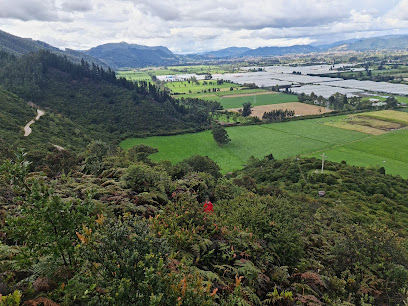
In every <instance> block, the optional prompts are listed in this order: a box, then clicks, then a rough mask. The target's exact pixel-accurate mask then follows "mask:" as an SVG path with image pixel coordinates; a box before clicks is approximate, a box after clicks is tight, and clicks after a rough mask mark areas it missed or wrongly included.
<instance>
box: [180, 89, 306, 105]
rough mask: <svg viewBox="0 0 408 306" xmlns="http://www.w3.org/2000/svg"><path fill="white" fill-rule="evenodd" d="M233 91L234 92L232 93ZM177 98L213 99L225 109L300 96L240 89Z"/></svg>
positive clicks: (284, 100) (290, 100) (263, 103)
mask: <svg viewBox="0 0 408 306" xmlns="http://www.w3.org/2000/svg"><path fill="white" fill-rule="evenodd" d="M226 92H228V93H231V94H229V95H220V93H226ZM232 93H233V94H232ZM174 97H176V98H181V97H184V98H198V99H204V100H213V101H217V102H220V103H221V105H222V106H223V107H224V108H225V109H231V108H239V107H242V104H244V103H246V102H251V104H252V106H261V105H271V104H281V103H288V102H297V101H299V100H298V97H297V96H295V95H289V94H284V93H273V92H267V91H261V92H259V91H258V92H255V93H254V92H253V90H252V89H248V90H239V91H235V90H233V91H225V92H222V91H218V92H211V93H199V94H184V95H175V96H174Z"/></svg>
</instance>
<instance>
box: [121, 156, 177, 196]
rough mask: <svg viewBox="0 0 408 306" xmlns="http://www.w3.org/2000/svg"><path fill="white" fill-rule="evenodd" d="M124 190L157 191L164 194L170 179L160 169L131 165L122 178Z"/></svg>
mask: <svg viewBox="0 0 408 306" xmlns="http://www.w3.org/2000/svg"><path fill="white" fill-rule="evenodd" d="M123 181H124V185H125V187H126V188H132V189H133V190H134V191H136V192H139V193H140V192H148V191H153V190H159V191H161V192H165V191H166V190H168V188H169V184H170V177H169V176H168V174H167V173H166V172H165V171H164V170H163V169H162V168H160V167H155V168H153V167H150V166H148V165H146V164H144V163H138V164H133V165H131V166H130V167H129V168H128V169H127V171H126V173H125V174H124V176H123Z"/></svg>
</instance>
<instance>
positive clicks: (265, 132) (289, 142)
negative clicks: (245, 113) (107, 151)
mask: <svg viewBox="0 0 408 306" xmlns="http://www.w3.org/2000/svg"><path fill="white" fill-rule="evenodd" d="M325 120H327V119H313V120H303V121H292V122H285V123H275V124H265V125H253V126H239V127H231V128H227V131H228V134H229V136H230V138H231V142H230V143H229V144H227V145H225V146H224V147H219V146H217V144H216V143H215V142H214V140H213V138H212V135H211V132H210V131H205V132H200V133H195V134H184V135H176V136H156V137H149V138H132V139H127V140H124V141H123V142H122V143H121V144H120V145H121V147H122V148H130V147H132V146H135V145H138V144H141V143H143V144H146V145H149V146H152V147H156V148H158V149H159V152H158V153H157V154H154V155H152V159H153V160H156V161H158V160H170V161H171V162H172V163H177V162H180V161H181V160H183V159H185V158H187V157H190V156H193V155H203V156H208V157H210V158H211V159H214V160H215V161H216V162H217V163H218V164H219V165H220V166H221V168H222V170H223V172H228V171H232V170H235V169H239V168H242V166H243V165H244V164H245V163H246V161H247V160H248V158H249V157H250V156H252V155H253V156H255V157H257V158H262V157H264V156H265V155H268V154H271V153H272V154H273V155H274V156H275V157H276V158H279V159H280V158H286V157H290V156H295V155H298V154H306V153H311V152H314V151H316V150H320V149H326V148H331V147H333V146H335V145H340V144H344V143H348V142H352V141H356V140H360V139H363V138H366V137H367V135H365V134H363V133H359V132H354V131H345V130H342V129H338V128H335V127H331V126H326V125H324V124H323V123H324V121H325Z"/></svg>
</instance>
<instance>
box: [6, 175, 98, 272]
mask: <svg viewBox="0 0 408 306" xmlns="http://www.w3.org/2000/svg"><path fill="white" fill-rule="evenodd" d="M30 185H31V186H30V192H29V193H28V194H25V195H24V196H25V198H24V202H23V205H21V207H20V209H19V210H18V211H19V214H20V215H21V216H24V218H21V217H10V218H8V219H7V221H6V231H7V234H8V237H9V239H12V240H13V241H15V242H18V243H22V244H23V243H24V245H25V248H27V250H28V251H29V252H30V253H31V256H41V255H51V256H53V257H54V259H55V260H62V261H63V263H64V265H67V266H68V265H69V266H74V265H75V263H76V258H75V256H74V247H73V244H74V243H75V241H76V232H77V231H78V230H79V229H80V228H81V226H82V225H83V224H88V223H89V222H90V217H89V214H90V212H91V211H92V209H93V205H92V201H91V199H90V197H88V198H87V199H86V200H85V201H80V200H75V201H64V200H62V199H61V198H60V197H58V196H57V195H55V194H54V190H53V189H52V188H49V187H48V186H46V185H44V184H42V183H41V182H40V181H37V180H34V181H32V182H30ZM33 254H34V255H33Z"/></svg>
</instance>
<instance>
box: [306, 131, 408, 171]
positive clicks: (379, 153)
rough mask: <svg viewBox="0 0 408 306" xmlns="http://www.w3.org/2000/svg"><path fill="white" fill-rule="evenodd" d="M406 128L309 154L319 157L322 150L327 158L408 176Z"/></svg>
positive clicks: (407, 137) (407, 133)
mask: <svg viewBox="0 0 408 306" xmlns="http://www.w3.org/2000/svg"><path fill="white" fill-rule="evenodd" d="M407 139H408V130H407V129H401V130H398V131H392V132H389V133H386V134H383V135H380V136H372V137H369V138H365V139H361V140H359V141H356V142H352V143H348V144H344V145H341V146H338V147H335V148H332V149H330V150H324V151H319V152H315V153H313V154H310V155H309V156H314V157H316V158H319V157H320V155H321V154H322V153H323V152H324V153H325V154H326V155H327V156H328V157H327V159H328V160H331V161H336V162H341V161H342V160H345V161H347V163H349V164H351V165H355V166H365V167H375V168H379V167H384V168H385V169H386V173H388V174H394V175H396V174H398V175H400V176H402V177H404V178H408V155H407V154H406V153H407V152H408V141H407Z"/></svg>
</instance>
